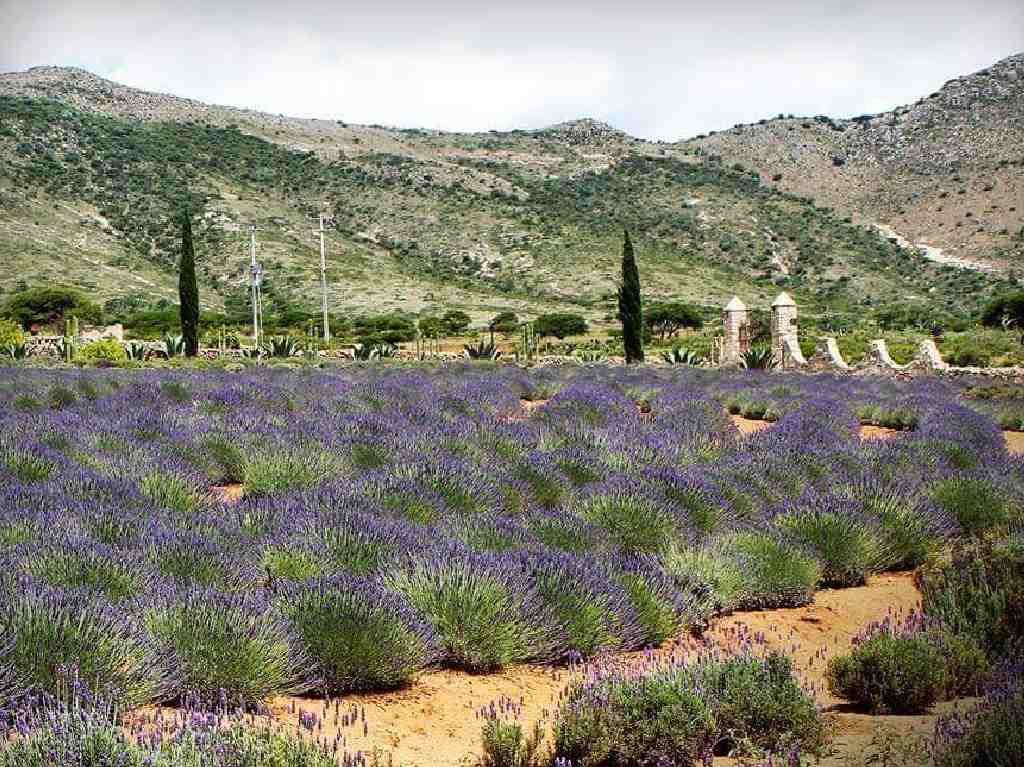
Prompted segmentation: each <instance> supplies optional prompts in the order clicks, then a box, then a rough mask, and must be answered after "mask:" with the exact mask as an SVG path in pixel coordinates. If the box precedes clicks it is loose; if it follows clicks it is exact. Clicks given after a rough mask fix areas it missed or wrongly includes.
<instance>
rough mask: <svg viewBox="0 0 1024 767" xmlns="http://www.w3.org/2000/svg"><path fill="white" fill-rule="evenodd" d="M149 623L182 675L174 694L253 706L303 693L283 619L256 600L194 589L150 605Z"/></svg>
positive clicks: (298, 663)
mask: <svg viewBox="0 0 1024 767" xmlns="http://www.w3.org/2000/svg"><path fill="white" fill-rule="evenodd" d="M146 625H147V626H148V628H149V631H150V632H151V633H152V635H153V637H154V639H155V640H156V641H157V643H158V644H159V645H160V646H161V647H162V648H163V650H164V652H166V653H167V656H168V658H169V659H170V663H171V666H172V668H173V670H174V671H175V673H176V675H177V677H178V684H177V688H176V690H175V692H176V693H177V694H178V695H179V696H185V695H194V696H196V697H198V698H199V699H200V700H203V701H207V702H210V703H214V702H217V701H219V700H220V699H221V697H222V696H223V697H226V698H227V700H229V701H231V702H232V703H233V704H234V703H238V704H241V705H246V706H250V705H254V704H257V703H259V702H261V701H262V700H263V699H264V698H266V697H267V696H268V695H282V694H286V693H290V692H297V691H301V690H302V689H304V685H303V683H302V682H301V681H300V671H299V669H301V668H302V667H303V666H304V665H305V664H304V663H303V658H302V655H301V654H300V653H298V652H297V651H296V650H294V649H293V647H292V639H293V637H292V635H291V633H290V631H289V630H288V627H287V625H286V624H285V623H284V621H283V620H282V619H281V618H279V617H278V616H277V615H276V614H275V613H274V611H273V610H271V608H270V607H269V606H268V605H266V604H264V603H263V602H262V601H260V600H259V599H257V598H246V597H243V596H240V595H239V596H233V595H228V594H222V593H220V592H216V591H213V590H203V589H196V590H193V591H190V592H188V593H187V594H185V595H183V596H182V597H181V598H174V597H171V598H169V599H168V600H167V601H166V602H164V603H162V604H158V605H154V606H153V607H151V608H150V609H149V610H148V611H147V614H146Z"/></svg>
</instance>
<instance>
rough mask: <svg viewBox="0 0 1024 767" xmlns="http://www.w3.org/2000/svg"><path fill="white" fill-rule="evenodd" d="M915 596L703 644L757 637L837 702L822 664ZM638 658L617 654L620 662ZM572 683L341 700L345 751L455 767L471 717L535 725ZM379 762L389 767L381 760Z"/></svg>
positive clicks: (825, 607)
mask: <svg viewBox="0 0 1024 767" xmlns="http://www.w3.org/2000/svg"><path fill="white" fill-rule="evenodd" d="M918 602H919V597H918V594H917V591H916V589H915V588H914V584H913V579H912V576H911V575H910V574H897V575H881V576H878V577H876V578H872V579H871V580H870V582H869V583H868V585H867V586H864V587H861V588H853V589H844V590H841V591H832V590H826V591H820V592H818V594H817V596H816V598H815V601H814V604H812V605H809V606H807V607H804V608H799V609H793V610H769V611H764V612H758V613H737V614H735V615H732V616H729V617H727V618H723V619H721V620H720V621H718V622H717V623H716V624H715V625H714V627H713V628H712V630H711V631H710V632H709V633H708V635H707V636H706V637H705V641H707V642H710V643H713V644H717V645H720V646H723V647H730V646H735V645H736V644H737V642H740V641H742V639H743V638H744V637H748V636H755V635H756V636H758V637H759V638H760V639H759V644H763V645H764V646H765V647H768V648H772V649H778V650H782V651H785V652H787V653H789V654H791V655H792V657H793V658H794V662H795V664H796V666H797V668H798V673H799V674H800V675H801V677H802V678H803V679H804V680H805V682H807V683H808V684H809V685H811V686H812V687H813V688H814V690H815V693H816V695H817V696H818V698H819V700H820V701H821V702H822V703H823V704H824V705H831V704H834V703H835V701H834V700H833V699H832V698H831V697H830V696H829V695H828V694H827V692H825V690H824V683H823V672H824V668H825V664H826V663H827V659H828V658H829V657H831V656H832V655H833V654H835V653H836V652H842V651H844V650H846V649H847V648H848V647H849V646H850V640H851V639H852V637H853V636H854V635H855V634H856V633H857V632H858V631H859V630H860V629H861V628H862V627H863V626H864V625H865V624H866V623H869V622H870V621H873V620H879V619H881V618H884V617H885V616H886V615H887V614H888V613H889V611H895V612H900V613H903V612H906V611H908V610H911V609H913V608H914V607H916V606H917V605H918ZM698 644H699V643H697V642H695V641H694V640H692V639H690V638H686V639H685V640H684V641H683V642H681V643H680V644H678V645H676V646H674V647H668V648H664V649H662V650H659V651H658V652H659V653H660V654H668V653H671V652H687V651H689V650H690V649H691V648H692V649H696V647H697V645H698ZM639 657H640V656H639V655H638V654H629V655H625V656H623V657H622V660H623V661H624V662H630V661H631V660H632V659H634V658H639ZM571 678H572V673H571V672H569V671H567V670H566V669H553V668H549V667H543V666H517V667H513V668H510V669H508V670H506V671H504V672H502V673H499V674H489V675H482V676H473V675H470V674H466V673H463V672H458V671H435V672H429V673H426V674H423V675H422V676H421V678H420V679H419V681H418V682H417V683H416V684H415V685H413V686H412V687H411V688H409V689H408V690H403V691H399V692H395V693H388V694H376V695H352V696H347V697H346V698H345V699H344V701H343V702H342V704H341V711H342V713H344V712H345V711H347V710H351V708H352V706H356V707H358V708H359V710H360V711H362V710H363V709H365V715H366V727H365V734H364V728H363V724H362V719H361V717H360V719H359V721H358V722H357V723H356V724H355V725H352V726H349V727H342V728H341V729H340V733H341V734H342V735H343V736H344V737H345V748H346V749H347V750H348V751H349V752H350V753H352V752H355V751H357V750H359V751H363V752H364V753H372V752H373V750H374V749H375V748H376V749H379V750H380V751H381V752H382V753H383V752H387V753H390V755H391V757H392V759H393V763H394V764H395V765H396V767H397V766H398V765H401V767H457V766H458V765H463V764H467V763H472V760H473V759H475V758H476V757H477V756H479V753H480V728H481V723H480V721H479V720H478V719H477V718H476V715H475V713H476V711H477V710H478V709H479V708H481V707H482V706H485V705H487V704H488V703H490V702H491V701H493V700H497V699H499V698H501V697H503V696H504V697H508V698H511V699H513V700H515V701H522V703H523V717H522V718H523V721H524V722H525V723H526V724H527V725H532V723H533V722H535V721H537V720H538V719H541V718H544V717H545V715H546V714H547V712H549V711H551V710H553V709H554V708H555V707H556V706H557V704H558V699H559V695H560V693H561V692H562V690H564V688H565V686H566V685H567V684H568V682H569V680H570V679H571ZM275 710H277V711H279V712H280V716H281V718H282V719H283V720H285V721H290V722H294V721H295V718H296V715H297V712H298V711H310V712H314V713H316V714H317V715H321V716H322V715H323V713H324V704H323V702H322V701H319V700H311V699H296V698H283V699H278V700H277V701H275ZM338 732H339V728H338V727H337V726H336V725H335V723H334V718H333V708H332V709H331V710H330V711H329V712H328V715H327V716H326V717H325V722H324V725H323V730H322V732H320V733H318V734H319V735H320V736H321V737H324V738H325V739H326V740H328V741H332V740H333V739H334V737H335V734H336V733H338ZM384 764H387V760H386V759H385V761H384Z"/></svg>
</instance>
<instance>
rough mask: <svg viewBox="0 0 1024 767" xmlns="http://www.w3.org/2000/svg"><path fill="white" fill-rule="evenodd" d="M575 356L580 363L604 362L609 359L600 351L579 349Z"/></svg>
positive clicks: (574, 353)
mask: <svg viewBox="0 0 1024 767" xmlns="http://www.w3.org/2000/svg"><path fill="white" fill-rule="evenodd" d="M573 355H574V356H575V357H577V358H578V359H579V361H580V362H604V361H605V360H606V359H608V355H607V354H606V353H605V352H603V351H601V350H600V349H577V350H576V351H575V352H573Z"/></svg>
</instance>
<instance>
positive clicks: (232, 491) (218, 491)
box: [210, 482, 245, 506]
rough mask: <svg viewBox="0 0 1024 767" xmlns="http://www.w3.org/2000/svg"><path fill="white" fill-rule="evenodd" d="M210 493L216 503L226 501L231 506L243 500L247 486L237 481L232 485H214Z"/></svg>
mask: <svg viewBox="0 0 1024 767" xmlns="http://www.w3.org/2000/svg"><path fill="white" fill-rule="evenodd" d="M210 495H211V497H212V498H213V500H214V502H215V503H225V504H227V505H228V506H231V505H233V504H236V503H238V502H239V501H240V500H242V496H244V495H245V488H244V487H243V486H242V485H240V484H238V483H237V482H234V483H232V484H230V485H213V486H212V487H211V488H210Z"/></svg>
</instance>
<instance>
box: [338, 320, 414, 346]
mask: <svg viewBox="0 0 1024 767" xmlns="http://www.w3.org/2000/svg"><path fill="white" fill-rule="evenodd" d="M352 333H353V335H354V336H355V337H356V339H358V341H359V342H360V343H362V344H364V345H367V346H377V345H380V344H400V343H405V342H407V341H412V340H413V339H414V338H416V323H415V322H414V321H413V320H412V319H411V318H410V317H406V316H405V315H402V314H375V315H370V316H368V317H359V318H358V319H356V320H355V321H353V323H352Z"/></svg>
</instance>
